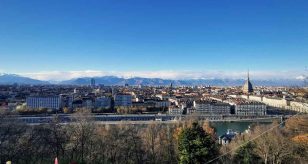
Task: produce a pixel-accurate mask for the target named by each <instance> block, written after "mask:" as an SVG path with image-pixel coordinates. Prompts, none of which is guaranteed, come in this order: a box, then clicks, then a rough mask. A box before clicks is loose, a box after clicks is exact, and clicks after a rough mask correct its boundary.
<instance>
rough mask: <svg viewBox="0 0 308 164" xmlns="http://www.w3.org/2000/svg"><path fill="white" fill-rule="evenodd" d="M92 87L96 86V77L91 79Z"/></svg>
mask: <svg viewBox="0 0 308 164" xmlns="http://www.w3.org/2000/svg"><path fill="white" fill-rule="evenodd" d="M91 87H95V79H94V78H92V79H91Z"/></svg>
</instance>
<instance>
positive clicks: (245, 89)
mask: <svg viewBox="0 0 308 164" xmlns="http://www.w3.org/2000/svg"><path fill="white" fill-rule="evenodd" d="M252 92H253V87H252V84H251V82H250V78H249V70H248V73H247V80H246V82H245V84H244V86H243V93H246V94H250V93H252Z"/></svg>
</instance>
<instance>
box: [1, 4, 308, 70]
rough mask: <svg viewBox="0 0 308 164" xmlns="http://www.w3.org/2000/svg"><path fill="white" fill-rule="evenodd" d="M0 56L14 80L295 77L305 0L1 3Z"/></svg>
mask: <svg viewBox="0 0 308 164" xmlns="http://www.w3.org/2000/svg"><path fill="white" fill-rule="evenodd" d="M0 57H1V65H0V72H9V73H20V74H26V73H45V74H48V73H50V72H53V73H54V72H72V71H80V72H82V71H86V70H88V71H89V70H94V71H104V72H130V73H129V74H132V76H134V75H133V74H134V72H164V71H169V72H170V71H171V72H185V71H186V73H187V72H207V71H212V72H213V71H222V72H245V71H246V70H247V69H248V68H249V69H250V70H252V71H256V72H265V73H266V72H272V74H273V72H277V71H278V72H279V71H293V72H296V71H297V70H298V71H301V70H304V68H305V66H307V65H308V1H305V0H292V1H290V0H273V1H269V0H249V1H247V0H241V1H238V0H219V1H216V0H215V1H212V0H200V1H188V0H187V1H181V0H177V1H166V0H129V1H127V0H109V1H104V0H71V1H70V0H44V1H42V0H37V1H35V0H27V1H24V0H1V1H0ZM294 76H295V75H294Z"/></svg>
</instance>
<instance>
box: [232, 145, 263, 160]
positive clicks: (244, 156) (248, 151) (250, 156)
mask: <svg viewBox="0 0 308 164" xmlns="http://www.w3.org/2000/svg"><path fill="white" fill-rule="evenodd" d="M253 149H254V145H253V144H252V143H251V142H248V143H246V144H245V145H243V146H241V147H240V148H239V149H238V150H237V151H236V154H235V156H234V157H233V163H240V164H250V163H262V162H261V161H260V157H259V156H258V155H256V154H255V152H254V151H253Z"/></svg>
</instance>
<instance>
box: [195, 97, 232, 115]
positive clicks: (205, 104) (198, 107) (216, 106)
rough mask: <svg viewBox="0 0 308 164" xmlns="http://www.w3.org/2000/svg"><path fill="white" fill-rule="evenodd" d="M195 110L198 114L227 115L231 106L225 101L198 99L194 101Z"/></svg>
mask: <svg viewBox="0 0 308 164" xmlns="http://www.w3.org/2000/svg"><path fill="white" fill-rule="evenodd" d="M194 108H195V112H196V113H199V114H210V115H221V114H224V115H226V114H227V115H229V114H231V107H230V105H229V104H227V103H222V102H217V101H215V100H200V101H194Z"/></svg>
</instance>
